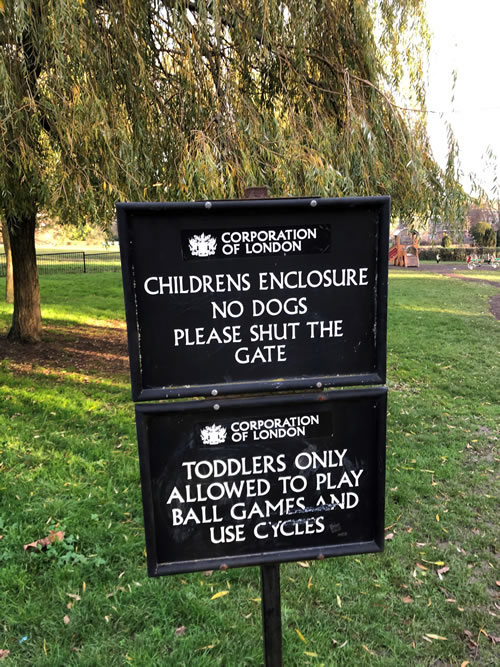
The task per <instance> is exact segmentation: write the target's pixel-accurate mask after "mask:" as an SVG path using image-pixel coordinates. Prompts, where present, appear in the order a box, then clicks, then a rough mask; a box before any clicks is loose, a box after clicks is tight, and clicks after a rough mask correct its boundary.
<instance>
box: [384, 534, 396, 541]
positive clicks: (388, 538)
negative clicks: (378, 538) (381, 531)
mask: <svg viewBox="0 0 500 667" xmlns="http://www.w3.org/2000/svg"><path fill="white" fill-rule="evenodd" d="M393 537H394V533H387V535H386V536H385V537H384V540H387V541H389V540H392V538H393Z"/></svg>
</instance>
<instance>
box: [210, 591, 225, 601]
mask: <svg viewBox="0 0 500 667" xmlns="http://www.w3.org/2000/svg"><path fill="white" fill-rule="evenodd" d="M228 594H229V591H219V592H218V593H215V595H212V597H211V598H210V599H211V600H217V598H221V597H224V595H228Z"/></svg>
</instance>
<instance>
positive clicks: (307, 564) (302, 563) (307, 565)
mask: <svg viewBox="0 0 500 667" xmlns="http://www.w3.org/2000/svg"><path fill="white" fill-rule="evenodd" d="M297 565H300V567H310V564H309V563H308V561H306V560H303V561H300V560H299V561H297Z"/></svg>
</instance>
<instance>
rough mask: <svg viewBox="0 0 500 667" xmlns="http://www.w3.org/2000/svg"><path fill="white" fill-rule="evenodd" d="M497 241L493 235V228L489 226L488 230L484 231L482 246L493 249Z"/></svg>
mask: <svg viewBox="0 0 500 667" xmlns="http://www.w3.org/2000/svg"><path fill="white" fill-rule="evenodd" d="M496 241H497V235H496V234H495V230H494V229H493V227H492V226H491V225H490V227H489V229H487V230H486V232H485V234H484V245H485V246H487V247H488V248H494V247H495V245H496Z"/></svg>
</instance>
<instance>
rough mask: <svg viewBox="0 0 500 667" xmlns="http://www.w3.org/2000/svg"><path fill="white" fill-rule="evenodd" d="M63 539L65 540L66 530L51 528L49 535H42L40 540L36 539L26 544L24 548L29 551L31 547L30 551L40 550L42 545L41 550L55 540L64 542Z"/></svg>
mask: <svg viewBox="0 0 500 667" xmlns="http://www.w3.org/2000/svg"><path fill="white" fill-rule="evenodd" d="M63 540H64V531H62V530H58V531H55V530H50V531H49V534H48V535H47V537H42V538H40V539H39V540H35V541H34V542H30V543H29V544H25V545H24V550H25V551H27V550H28V549H29V550H30V551H38V550H39V549H38V547H40V550H42V549H46V548H47V547H48V546H49V544H53V543H54V542H62V541H63Z"/></svg>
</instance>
